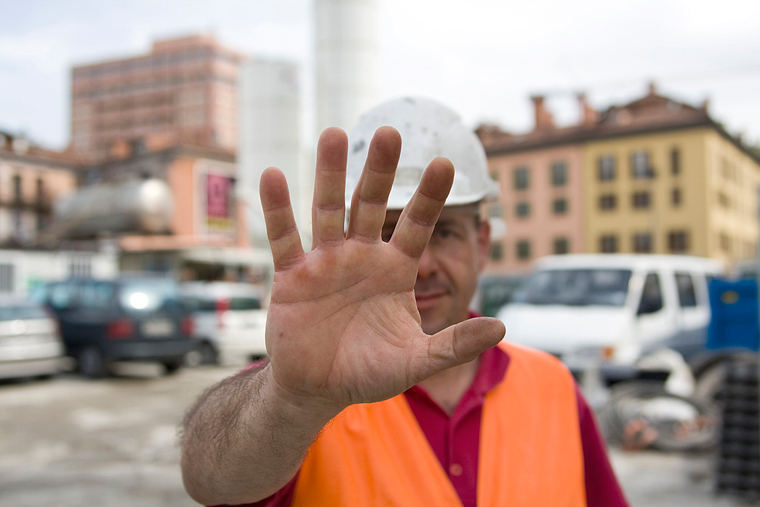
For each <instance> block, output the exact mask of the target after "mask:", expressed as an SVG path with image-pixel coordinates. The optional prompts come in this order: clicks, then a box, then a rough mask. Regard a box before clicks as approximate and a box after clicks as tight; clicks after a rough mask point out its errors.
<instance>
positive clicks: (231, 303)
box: [181, 282, 267, 365]
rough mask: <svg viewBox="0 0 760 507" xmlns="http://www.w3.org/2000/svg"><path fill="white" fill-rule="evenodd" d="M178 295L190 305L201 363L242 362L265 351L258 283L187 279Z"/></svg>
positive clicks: (263, 314)
mask: <svg viewBox="0 0 760 507" xmlns="http://www.w3.org/2000/svg"><path fill="white" fill-rule="evenodd" d="M181 291H182V297H183V298H184V300H185V301H186V302H188V303H189V306H191V307H193V308H194V309H193V323H194V326H193V329H194V337H195V339H196V341H197V343H198V349H197V351H196V356H197V359H196V360H195V361H194V362H199V363H201V364H214V363H219V364H227V365H230V364H246V363H249V362H251V361H252V360H254V359H257V358H260V357H263V356H265V355H266V353H267V350H266V344H265V342H264V330H265V327H266V321H267V311H266V310H265V309H263V308H262V299H263V297H262V296H263V292H262V289H261V288H260V287H257V286H254V285H250V284H246V283H233V282H187V283H183V284H181Z"/></svg>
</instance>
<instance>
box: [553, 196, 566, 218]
mask: <svg viewBox="0 0 760 507" xmlns="http://www.w3.org/2000/svg"><path fill="white" fill-rule="evenodd" d="M552 211H554V214H555V215H564V214H565V213H567V199H554V202H553V203H552Z"/></svg>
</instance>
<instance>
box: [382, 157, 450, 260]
mask: <svg viewBox="0 0 760 507" xmlns="http://www.w3.org/2000/svg"><path fill="white" fill-rule="evenodd" d="M453 182H454V165H453V164H452V163H451V162H450V161H449V159H447V158H443V157H439V158H436V159H434V160H433V161H432V162H430V164H429V165H428V167H427V169H425V172H424V173H423V174H422V178H421V180H420V184H419V185H418V186H417V190H416V191H415V192H414V195H413V196H412V199H411V200H410V201H409V203H408V204H407V205H406V207H405V208H404V211H403V212H402V213H401V216H400V217H399V220H398V224H397V225H396V229H395V230H394V231H393V237H391V241H390V243H391V244H393V245H395V246H396V247H397V248H399V249H400V250H401V251H403V252H404V253H406V254H407V255H409V256H410V257H414V258H419V257H421V256H422V252H424V251H425V247H426V246H427V244H428V241H430V235H431V234H432V233H433V228H434V227H435V224H436V222H437V221H438V217H439V216H440V215H441V210H442V209H443V205H444V204H445V203H446V198H447V197H448V195H449V191H450V190H451V185H452V183H453Z"/></svg>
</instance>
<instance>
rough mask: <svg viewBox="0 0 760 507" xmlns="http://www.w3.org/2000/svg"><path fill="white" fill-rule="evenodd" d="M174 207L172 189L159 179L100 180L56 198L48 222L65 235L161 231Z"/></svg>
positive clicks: (158, 232)
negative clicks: (56, 201) (50, 218)
mask: <svg viewBox="0 0 760 507" xmlns="http://www.w3.org/2000/svg"><path fill="white" fill-rule="evenodd" d="M173 211H174V204H173V200H172V194H171V190H170V189H169V186H168V185H167V184H166V183H165V182H164V181H162V180H159V179H155V178H152V179H145V180H131V181H126V182H121V183H109V184H105V183H99V184H96V185H92V186H89V187H85V188H83V189H81V190H79V191H78V192H76V193H74V194H72V195H70V196H67V197H65V198H63V199H61V200H60V201H58V203H56V208H55V222H54V223H53V224H51V225H52V227H55V228H57V229H58V230H57V233H58V235H59V237H67V238H89V237H95V236H98V235H101V234H104V233H110V234H123V233H136V234H161V233H165V232H169V230H170V228H171V220H172V215H173Z"/></svg>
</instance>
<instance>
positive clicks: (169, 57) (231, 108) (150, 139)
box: [71, 35, 243, 160]
mask: <svg viewBox="0 0 760 507" xmlns="http://www.w3.org/2000/svg"><path fill="white" fill-rule="evenodd" d="M242 60H243V57H242V56H241V55H239V54H238V53H235V52H234V51H231V50H229V49H226V48H224V47H222V46H221V45H220V44H219V43H218V42H217V41H216V40H215V39H214V38H213V37H211V36H208V35H193V36H189V37H183V38H179V39H172V40H163V41H157V42H154V43H153V48H152V51H151V52H150V53H149V54H147V55H142V56H135V57H131V58H122V59H116V60H109V61H105V62H100V63H94V64H89V65H79V66H76V67H74V68H73V69H72V72H71V148H72V150H73V152H74V153H76V154H77V155H79V156H82V157H84V158H87V159H89V160H103V159H105V158H107V157H108V156H109V155H112V154H117V153H116V152H115V151H114V150H116V151H119V150H121V149H122V148H121V147H120V143H122V144H123V143H124V142H127V143H132V144H135V145H137V147H138V148H139V147H140V144H141V143H142V144H150V145H151V146H149V148H151V149H156V148H161V147H165V146H170V145H173V144H177V143H187V144H193V145H201V146H213V147H220V148H226V149H234V148H235V146H236V144H237V80H238V71H239V65H240V63H241V61H242Z"/></svg>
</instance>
